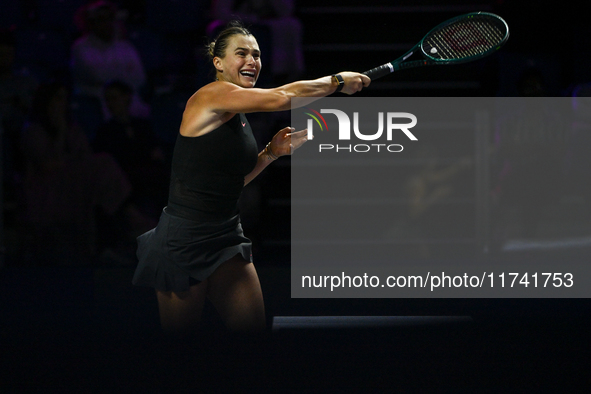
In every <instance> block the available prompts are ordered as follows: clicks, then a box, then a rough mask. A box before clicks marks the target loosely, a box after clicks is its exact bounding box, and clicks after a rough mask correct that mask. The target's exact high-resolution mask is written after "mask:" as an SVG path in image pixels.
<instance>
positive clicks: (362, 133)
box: [305, 108, 418, 153]
mask: <svg viewBox="0 0 591 394" xmlns="http://www.w3.org/2000/svg"><path fill="white" fill-rule="evenodd" d="M306 110H307V111H309V112H305V114H306V115H308V116H309V117H310V119H308V123H307V129H308V139H310V140H311V139H313V138H314V121H315V122H316V124H317V126H318V127H319V128H320V130H321V131H324V130H325V129H326V131H328V123H327V121H326V119H325V118H324V117H323V116H322V114H332V115H334V116H336V120H337V122H338V125H339V127H338V139H339V141H351V139H352V133H351V129H352V130H353V135H354V138H356V139H358V140H361V141H378V140H379V139H380V138H382V136H383V135H384V130H385V137H386V141H392V136H393V135H394V133H398V132H402V133H403V134H404V135H406V137H407V138H408V139H409V140H411V141H417V140H418V139H417V137H415V135H414V134H413V133H411V132H410V130H409V129H411V128H413V127H414V126H416V124H417V117H416V116H415V115H413V114H411V113H409V112H386V113H384V112H378V114H377V131H375V126H374V129H373V130H360V127H359V123H360V121H359V112H353V122H351V118H350V117H349V115H347V113H345V112H344V111H341V110H339V109H321V110H320V112H318V111H315V110H313V109H311V108H306ZM374 116H375V115H374ZM404 119H406V120H407V122H403V120H404ZM370 121H371V119H370ZM372 124H373V123H372ZM384 124H385V126H384ZM382 140H383V138H382ZM403 149H404V148H403V146H402V145H400V144H387V143H371V144H367V143H366V144H348V145H347V144H319V146H318V151H319V152H320V153H322V152H325V151H333V152H357V153H364V152H370V151H376V152H386V151H387V152H402V150H403Z"/></svg>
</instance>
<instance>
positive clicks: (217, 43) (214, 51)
mask: <svg viewBox="0 0 591 394" xmlns="http://www.w3.org/2000/svg"><path fill="white" fill-rule="evenodd" d="M236 34H240V35H243V36H252V33H251V32H250V30H248V29H247V28H246V27H244V25H243V24H242V22H240V21H231V22H230V23H228V24H227V25H226V28H225V29H224V30H222V31H221V32H220V33H219V34H218V35H217V37H216V38H215V39H214V40H213V41H211V42H210V43H209V44H207V47H206V49H207V54H208V55H209V59H210V60H213V58H214V57H219V58H223V57H224V56H225V54H226V48H227V47H228V41H230V38H231V37H232V36H234V35H236Z"/></svg>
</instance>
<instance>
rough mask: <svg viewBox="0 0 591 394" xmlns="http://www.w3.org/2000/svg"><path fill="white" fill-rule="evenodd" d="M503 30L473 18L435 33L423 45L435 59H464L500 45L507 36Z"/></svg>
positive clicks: (426, 51) (488, 22) (495, 25)
mask: <svg viewBox="0 0 591 394" xmlns="http://www.w3.org/2000/svg"><path fill="white" fill-rule="evenodd" d="M503 30H504V29H503V28H502V27H499V26H497V24H494V23H491V22H490V21H489V20H487V19H483V20H482V19H479V18H472V19H470V20H469V21H459V22H456V23H453V24H451V25H448V26H445V27H443V28H442V29H440V30H438V31H435V32H433V33H432V34H431V35H430V36H429V37H427V38H426V39H425V40H424V44H423V45H424V49H425V53H427V54H428V55H429V56H431V57H433V58H439V59H441V60H454V59H463V58H467V57H471V56H476V55H480V54H482V53H483V52H486V51H488V50H490V49H491V48H494V47H495V46H496V45H499V44H500V43H501V42H502V41H503V39H504V37H505V34H506V33H504V32H503ZM433 48H434V49H433Z"/></svg>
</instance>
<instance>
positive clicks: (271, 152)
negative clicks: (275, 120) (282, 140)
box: [265, 142, 279, 160]
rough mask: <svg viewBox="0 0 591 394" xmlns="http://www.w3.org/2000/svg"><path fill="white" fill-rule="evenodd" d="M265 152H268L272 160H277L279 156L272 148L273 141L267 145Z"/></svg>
mask: <svg viewBox="0 0 591 394" xmlns="http://www.w3.org/2000/svg"><path fill="white" fill-rule="evenodd" d="M265 153H267V156H269V157H270V158H271V159H272V160H277V159H278V158H279V156H275V155H274V154H273V151H272V150H271V142H269V143H268V144H267V146H265Z"/></svg>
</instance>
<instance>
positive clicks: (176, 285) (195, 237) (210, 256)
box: [132, 208, 252, 292]
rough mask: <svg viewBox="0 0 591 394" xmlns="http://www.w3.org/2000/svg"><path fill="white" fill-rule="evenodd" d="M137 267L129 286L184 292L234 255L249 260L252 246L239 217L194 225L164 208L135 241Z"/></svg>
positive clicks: (194, 223)
mask: <svg viewBox="0 0 591 394" xmlns="http://www.w3.org/2000/svg"><path fill="white" fill-rule="evenodd" d="M137 241H138V249H137V257H138V260H139V262H138V266H137V268H136V270H135V274H134V276H133V281H132V283H133V284H134V285H136V286H149V287H153V288H155V289H157V290H161V291H174V292H180V291H187V290H189V286H190V285H191V284H193V283H198V282H201V281H203V280H205V279H207V277H208V276H209V275H211V274H212V273H213V271H215V269H216V268H217V267H218V266H220V265H221V264H222V263H224V262H225V261H227V260H229V259H230V258H232V257H234V256H235V255H237V254H240V255H242V257H243V258H244V259H245V260H246V261H252V243H251V241H250V240H249V239H248V238H246V237H245V236H244V232H243V230H242V226H241V224H240V216H239V215H236V216H234V217H232V218H230V219H228V220H225V221H220V222H205V223H202V222H196V221H193V220H189V219H185V218H181V217H177V216H173V215H171V214H169V213H168V212H167V210H166V208H165V209H164V210H163V211H162V214H161V216H160V220H159V221H158V225H157V226H156V228H154V229H152V230H150V231H148V232H146V233H144V234H142V235H140V236H139V237H138V238H137Z"/></svg>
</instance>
